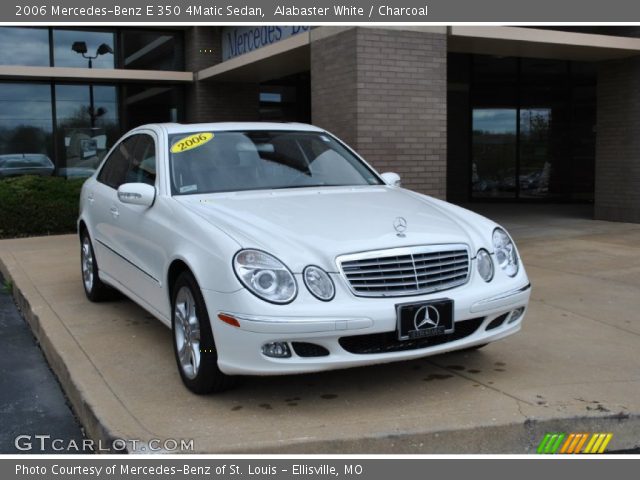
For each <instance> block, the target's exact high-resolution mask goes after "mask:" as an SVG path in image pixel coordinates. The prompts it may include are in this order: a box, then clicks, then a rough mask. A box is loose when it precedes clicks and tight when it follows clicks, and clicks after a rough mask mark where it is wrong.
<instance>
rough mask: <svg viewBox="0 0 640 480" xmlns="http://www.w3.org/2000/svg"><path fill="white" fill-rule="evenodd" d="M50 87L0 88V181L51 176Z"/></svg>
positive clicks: (19, 85) (51, 130)
mask: <svg viewBox="0 0 640 480" xmlns="http://www.w3.org/2000/svg"><path fill="white" fill-rule="evenodd" d="M52 132H53V128H52V120H51V87H50V86H49V85H47V84H31V83H19V84H17V83H2V84H0V177H5V176H13V175H20V174H27V173H29V174H36V175H51V174H53V170H54V167H53V162H52V159H53V154H52Z"/></svg>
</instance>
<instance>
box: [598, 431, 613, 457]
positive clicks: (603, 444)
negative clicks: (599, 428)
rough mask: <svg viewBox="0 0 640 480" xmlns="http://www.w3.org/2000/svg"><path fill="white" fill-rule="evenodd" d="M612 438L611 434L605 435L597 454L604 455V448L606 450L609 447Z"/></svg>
mask: <svg viewBox="0 0 640 480" xmlns="http://www.w3.org/2000/svg"><path fill="white" fill-rule="evenodd" d="M612 438H613V433H607V436H606V437H605V439H604V441H603V442H602V445H600V450H598V453H604V450H605V448H607V445H609V442H610V441H611V439H612Z"/></svg>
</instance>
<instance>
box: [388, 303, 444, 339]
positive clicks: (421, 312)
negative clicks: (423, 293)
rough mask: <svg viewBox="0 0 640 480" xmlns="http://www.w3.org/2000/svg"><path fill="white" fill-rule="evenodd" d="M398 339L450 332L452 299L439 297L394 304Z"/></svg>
mask: <svg viewBox="0 0 640 480" xmlns="http://www.w3.org/2000/svg"><path fill="white" fill-rule="evenodd" d="M396 312H397V315H398V339H400V340H411V339H414V338H422V337H433V336H437V335H444V334H446V333H452V332H453V329H454V322H453V300H449V299H448V298H447V299H441V300H432V301H428V302H419V303H403V304H400V305H396Z"/></svg>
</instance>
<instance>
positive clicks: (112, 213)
mask: <svg viewBox="0 0 640 480" xmlns="http://www.w3.org/2000/svg"><path fill="white" fill-rule="evenodd" d="M109 211H110V212H111V215H112V216H113V218H118V216H119V215H120V212H118V209H117V208H116V207H111V209H110V210H109Z"/></svg>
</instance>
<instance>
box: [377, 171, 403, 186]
mask: <svg viewBox="0 0 640 480" xmlns="http://www.w3.org/2000/svg"><path fill="white" fill-rule="evenodd" d="M380 176H381V177H382V180H384V183H386V184H387V185H389V186H390V187H399V186H400V185H401V182H400V175H398V174H397V173H395V172H385V173H383V174H382V175H380Z"/></svg>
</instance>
